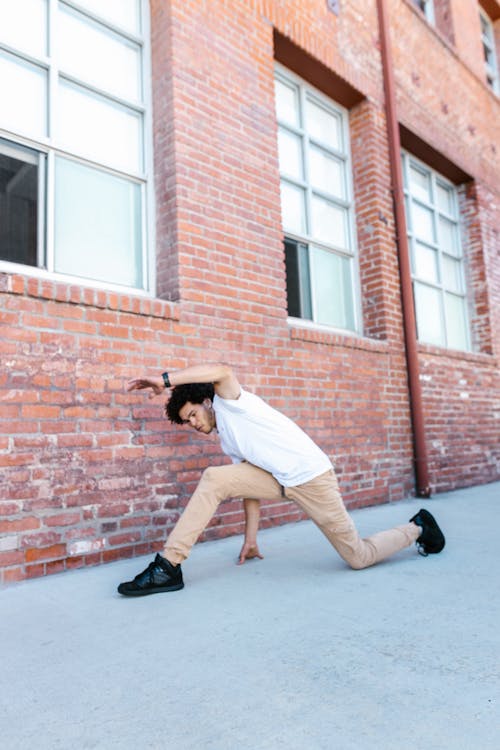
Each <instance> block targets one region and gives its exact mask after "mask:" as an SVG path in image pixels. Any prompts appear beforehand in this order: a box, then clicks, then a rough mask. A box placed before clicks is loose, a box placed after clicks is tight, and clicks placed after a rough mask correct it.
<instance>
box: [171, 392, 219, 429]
mask: <svg viewBox="0 0 500 750" xmlns="http://www.w3.org/2000/svg"><path fill="white" fill-rule="evenodd" d="M179 416H180V418H181V419H182V422H183V424H188V425H190V427H193V429H195V430H196V431H197V432H204V433H205V435H208V434H209V433H210V432H212V430H213V429H214V427H215V413H214V410H213V408H212V402H211V401H210V399H209V398H206V399H205V400H204V402H203V403H202V404H192V403H191V401H186V403H185V404H184V406H183V407H182V408H181V409H179Z"/></svg>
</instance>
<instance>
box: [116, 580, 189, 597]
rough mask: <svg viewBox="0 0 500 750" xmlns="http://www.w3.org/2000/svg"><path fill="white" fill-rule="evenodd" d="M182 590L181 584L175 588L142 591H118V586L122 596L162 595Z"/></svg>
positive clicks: (162, 587) (166, 587) (163, 587)
mask: <svg viewBox="0 0 500 750" xmlns="http://www.w3.org/2000/svg"><path fill="white" fill-rule="evenodd" d="M183 588H184V584H183V583H178V584H177V585H176V586H158V587H157V588H154V589H145V590H142V591H120V587H119V586H118V589H117V591H118V593H119V594H121V595H122V596H150V595H151V594H164V593H167V592H168V591H180V590H181V589H183Z"/></svg>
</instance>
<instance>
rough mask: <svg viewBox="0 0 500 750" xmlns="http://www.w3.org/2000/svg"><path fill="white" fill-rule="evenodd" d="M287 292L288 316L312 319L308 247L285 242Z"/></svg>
mask: <svg viewBox="0 0 500 750" xmlns="http://www.w3.org/2000/svg"><path fill="white" fill-rule="evenodd" d="M285 264H286V291H287V307H288V314H289V315H291V316H292V317H295V318H308V319H311V318H312V307H311V291H310V290H311V282H310V277H309V253H308V248H307V246H306V245H303V244H301V243H299V242H294V241H293V240H288V239H287V240H285Z"/></svg>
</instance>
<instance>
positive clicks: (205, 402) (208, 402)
mask: <svg viewBox="0 0 500 750" xmlns="http://www.w3.org/2000/svg"><path fill="white" fill-rule="evenodd" d="M203 406H204V407H205V409H211V408H212V401H211V399H209V398H208V397H207V398H205V399H203Z"/></svg>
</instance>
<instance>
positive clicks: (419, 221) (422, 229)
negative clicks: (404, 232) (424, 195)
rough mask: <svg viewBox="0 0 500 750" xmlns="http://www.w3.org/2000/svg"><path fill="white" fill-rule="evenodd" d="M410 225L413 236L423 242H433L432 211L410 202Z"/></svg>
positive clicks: (434, 238) (434, 239)
mask: <svg viewBox="0 0 500 750" xmlns="http://www.w3.org/2000/svg"><path fill="white" fill-rule="evenodd" d="M411 224H412V229H413V234H414V235H415V237H418V238H419V239H421V240H424V242H435V241H436V237H435V233H434V217H433V213H432V211H430V210H429V209H428V208H424V206H421V205H420V203H415V202H414V201H412V204H411Z"/></svg>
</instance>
